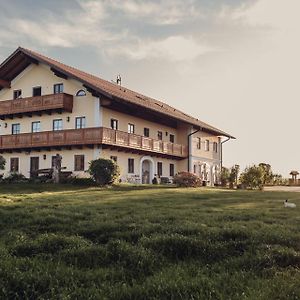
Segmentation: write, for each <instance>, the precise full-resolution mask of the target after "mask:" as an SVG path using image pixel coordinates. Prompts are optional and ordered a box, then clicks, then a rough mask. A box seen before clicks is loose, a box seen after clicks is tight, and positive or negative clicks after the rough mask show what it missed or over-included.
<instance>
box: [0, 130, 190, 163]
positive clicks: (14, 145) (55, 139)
mask: <svg viewBox="0 0 300 300" xmlns="http://www.w3.org/2000/svg"><path fill="white" fill-rule="evenodd" d="M97 144H98V145H100V144H103V145H110V146H114V147H121V148H127V149H135V150H139V151H144V152H152V153H158V154H163V155H166V156H175V157H179V158H184V157H187V147H186V146H185V145H180V144H173V143H169V142H164V141H160V140H154V139H151V138H148V137H144V136H141V135H136V134H130V133H127V132H123V131H118V130H113V129H110V128H104V127H98V128H84V129H69V130H60V131H44V132H35V133H21V134H17V135H3V136H0V151H2V152H3V151H13V150H30V149H38V148H49V147H62V146H76V145H81V146H83V145H97Z"/></svg>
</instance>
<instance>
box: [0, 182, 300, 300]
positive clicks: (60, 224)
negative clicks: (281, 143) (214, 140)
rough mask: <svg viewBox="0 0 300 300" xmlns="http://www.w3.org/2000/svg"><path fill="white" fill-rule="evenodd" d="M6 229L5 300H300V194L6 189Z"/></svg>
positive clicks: (1, 292) (2, 246) (1, 220)
mask: <svg viewBox="0 0 300 300" xmlns="http://www.w3.org/2000/svg"><path fill="white" fill-rule="evenodd" d="M287 197H288V198H289V199H290V200H291V201H292V202H295V203H296V204H297V208H296V209H285V208H283V200H284V199H285V198H287ZM0 225H1V226H0V230H1V235H0V299H205V300H208V299H224V300H225V299H226V300H228V299H237V300H241V299H269V300H274V299H284V300H290V299H300V193H299V194H297V193H280V192H254V191H253V192H252V191H226V190H215V189H205V188H200V189H177V188H171V187H170V188H158V187H151V188H150V187H138V188H134V187H130V186H121V187H117V188H112V189H100V188H80V187H71V186H66V185H61V186H55V185H32V186H30V185H1V186H0Z"/></svg>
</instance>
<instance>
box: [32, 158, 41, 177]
mask: <svg viewBox="0 0 300 300" xmlns="http://www.w3.org/2000/svg"><path fill="white" fill-rule="evenodd" d="M38 169H39V157H30V177H35V176H36V172H35V171H37V170H38Z"/></svg>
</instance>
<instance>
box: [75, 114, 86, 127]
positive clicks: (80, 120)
mask: <svg viewBox="0 0 300 300" xmlns="http://www.w3.org/2000/svg"><path fill="white" fill-rule="evenodd" d="M82 128H85V117H77V118H75V129H82Z"/></svg>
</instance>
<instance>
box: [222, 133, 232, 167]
mask: <svg viewBox="0 0 300 300" xmlns="http://www.w3.org/2000/svg"><path fill="white" fill-rule="evenodd" d="M229 140H231V137H228V138H227V139H226V140H225V141H223V142H221V172H222V168H223V144H225V143H226V142H228V141H229Z"/></svg>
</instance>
